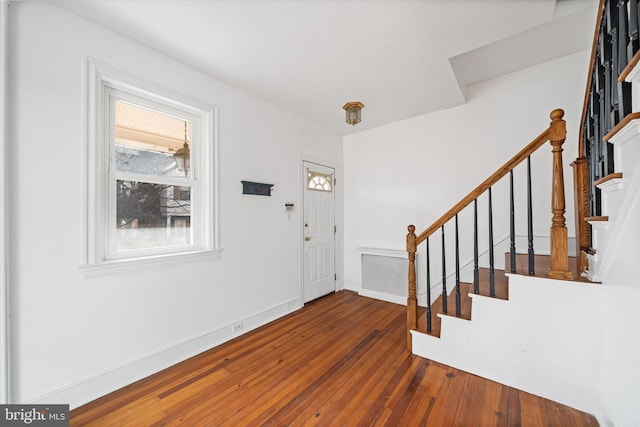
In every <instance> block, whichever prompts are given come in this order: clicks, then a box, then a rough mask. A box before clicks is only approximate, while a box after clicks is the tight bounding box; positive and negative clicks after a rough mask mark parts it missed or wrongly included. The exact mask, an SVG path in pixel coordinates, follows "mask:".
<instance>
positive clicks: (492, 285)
mask: <svg viewBox="0 0 640 427" xmlns="http://www.w3.org/2000/svg"><path fill="white" fill-rule="evenodd" d="M493 258H494V257H493V203H492V201H491V187H489V295H491V296H492V297H495V296H496V272H495V268H494V259H493Z"/></svg>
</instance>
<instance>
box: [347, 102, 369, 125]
mask: <svg viewBox="0 0 640 427" xmlns="http://www.w3.org/2000/svg"><path fill="white" fill-rule="evenodd" d="M342 108H344V110H345V111H346V112H347V118H346V120H347V124H350V125H351V126H355V125H357V124H358V123H360V120H361V119H362V117H361V113H360V111H361V110H362V108H364V104H363V103H362V102H347V103H346V104H344V107H342Z"/></svg>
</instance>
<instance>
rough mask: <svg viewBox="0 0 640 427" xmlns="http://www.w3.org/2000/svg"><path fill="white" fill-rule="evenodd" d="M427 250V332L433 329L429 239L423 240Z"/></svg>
mask: <svg viewBox="0 0 640 427" xmlns="http://www.w3.org/2000/svg"><path fill="white" fill-rule="evenodd" d="M425 244H426V249H427V313H426V315H427V332H431V330H432V329H433V326H432V321H431V260H430V259H429V258H430V256H429V238H428V237H427V239H426V240H425Z"/></svg>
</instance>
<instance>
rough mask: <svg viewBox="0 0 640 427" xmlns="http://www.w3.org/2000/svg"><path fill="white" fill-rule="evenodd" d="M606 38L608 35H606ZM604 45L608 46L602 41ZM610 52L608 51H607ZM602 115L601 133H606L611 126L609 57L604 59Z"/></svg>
mask: <svg viewBox="0 0 640 427" xmlns="http://www.w3.org/2000/svg"><path fill="white" fill-rule="evenodd" d="M607 38H608V37H607ZM604 45H605V46H610V45H609V43H608V42H606V41H605V42H604ZM607 53H610V52H607ZM603 65H604V117H602V119H604V120H603V133H604V134H606V133H607V132H609V131H610V130H611V128H612V127H613V126H612V125H611V59H606V60H605V61H604V64H603Z"/></svg>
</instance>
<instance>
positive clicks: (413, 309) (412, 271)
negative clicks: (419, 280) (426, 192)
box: [407, 225, 418, 351]
mask: <svg viewBox="0 0 640 427" xmlns="http://www.w3.org/2000/svg"><path fill="white" fill-rule="evenodd" d="M407 230H408V231H409V234H407V252H408V254H409V292H408V293H407V295H408V296H407V348H408V349H409V351H411V348H412V347H411V330H412V329H414V330H415V329H418V297H417V292H416V234H415V231H416V227H415V226H413V225H410V226H409V227H407Z"/></svg>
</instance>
